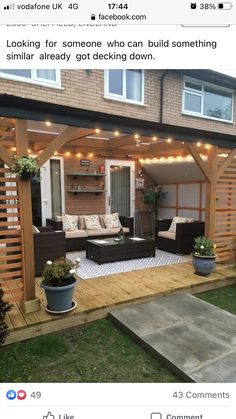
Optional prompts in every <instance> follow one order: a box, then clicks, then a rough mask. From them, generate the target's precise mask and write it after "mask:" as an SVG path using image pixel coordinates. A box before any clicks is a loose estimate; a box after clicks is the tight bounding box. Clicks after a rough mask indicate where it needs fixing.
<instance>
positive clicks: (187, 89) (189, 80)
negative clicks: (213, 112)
mask: <svg viewBox="0 0 236 419" xmlns="http://www.w3.org/2000/svg"><path fill="white" fill-rule="evenodd" d="M186 82H187V83H195V84H198V85H199V86H201V90H195V89H192V88H190V87H186ZM204 87H211V88H213V89H216V90H218V91H222V92H227V93H231V96H232V108H231V119H222V118H216V117H214V116H208V115H204V113H203V109H204ZM185 93H190V94H192V95H196V96H199V97H201V112H193V111H188V110H186V109H185ZM233 111H234V91H233V90H232V89H228V88H224V87H222V86H218V85H216V84H211V83H205V82H202V81H200V80H196V79H192V78H188V77H186V78H184V79H183V94H182V113H183V114H185V115H191V116H196V117H199V118H205V119H213V120H214V121H218V122H227V123H229V124H232V123H233Z"/></svg>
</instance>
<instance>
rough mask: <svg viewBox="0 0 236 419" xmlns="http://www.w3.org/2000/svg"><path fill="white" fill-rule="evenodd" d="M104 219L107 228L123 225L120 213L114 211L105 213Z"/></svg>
mask: <svg viewBox="0 0 236 419" xmlns="http://www.w3.org/2000/svg"><path fill="white" fill-rule="evenodd" d="M103 220H104V223H105V226H106V228H121V227H122V225H121V223H120V220H119V214H118V213H117V212H114V213H113V214H105V215H103Z"/></svg>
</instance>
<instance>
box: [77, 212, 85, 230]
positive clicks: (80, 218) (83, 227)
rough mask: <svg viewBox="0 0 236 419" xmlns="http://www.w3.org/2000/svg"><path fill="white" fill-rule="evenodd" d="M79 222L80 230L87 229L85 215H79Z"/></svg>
mask: <svg viewBox="0 0 236 419" xmlns="http://www.w3.org/2000/svg"><path fill="white" fill-rule="evenodd" d="M78 223H79V229H80V230H86V224H85V221H84V215H78Z"/></svg>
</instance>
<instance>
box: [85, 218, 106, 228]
mask: <svg viewBox="0 0 236 419" xmlns="http://www.w3.org/2000/svg"><path fill="white" fill-rule="evenodd" d="M84 221H85V224H86V228H87V230H101V228H102V226H101V224H100V221H99V216H98V215H84Z"/></svg>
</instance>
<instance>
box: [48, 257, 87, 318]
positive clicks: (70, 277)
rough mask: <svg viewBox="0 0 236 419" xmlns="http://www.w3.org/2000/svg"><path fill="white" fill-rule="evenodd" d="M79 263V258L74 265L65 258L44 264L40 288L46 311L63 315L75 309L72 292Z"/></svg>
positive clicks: (75, 283)
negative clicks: (43, 292) (44, 298)
mask: <svg viewBox="0 0 236 419" xmlns="http://www.w3.org/2000/svg"><path fill="white" fill-rule="evenodd" d="M79 263H80V259H79V258H77V259H76V260H75V263H73V262H71V261H69V260H67V259H65V258H60V259H57V260H55V261H54V262H52V261H51V260H48V261H47V262H46V264H45V267H44V270H43V273H42V277H43V280H42V283H41V287H42V288H43V289H44V291H45V294H46V298H47V303H48V304H47V311H49V312H53V313H54V312H55V313H65V312H67V311H70V310H72V309H73V308H75V303H73V292H74V288H75V286H76V285H77V280H76V277H75V273H76V270H75V268H78V267H79Z"/></svg>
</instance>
